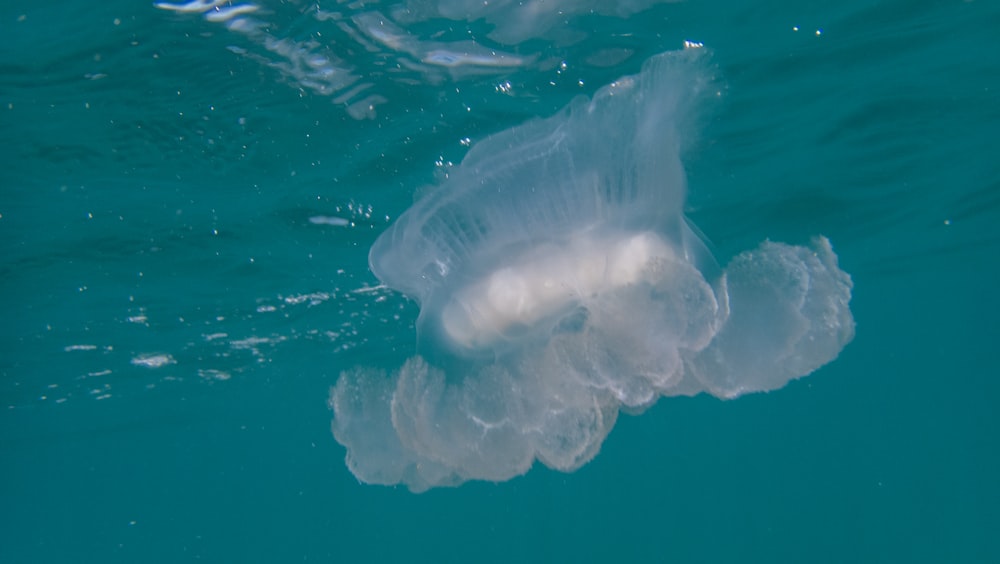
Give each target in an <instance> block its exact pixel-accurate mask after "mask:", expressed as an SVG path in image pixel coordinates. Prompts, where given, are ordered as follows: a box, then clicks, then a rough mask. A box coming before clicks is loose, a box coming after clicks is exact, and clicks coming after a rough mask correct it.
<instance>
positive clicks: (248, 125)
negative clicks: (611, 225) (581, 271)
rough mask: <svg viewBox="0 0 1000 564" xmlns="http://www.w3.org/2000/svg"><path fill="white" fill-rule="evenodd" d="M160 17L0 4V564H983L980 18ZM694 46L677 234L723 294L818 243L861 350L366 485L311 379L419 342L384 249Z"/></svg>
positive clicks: (987, 220)
mask: <svg viewBox="0 0 1000 564" xmlns="http://www.w3.org/2000/svg"><path fill="white" fill-rule="evenodd" d="M172 6H173V7H171V6H168V5H160V6H157V5H154V4H152V3H148V4H147V3H143V2H139V3H136V2H121V1H110V2H103V3H97V4H95V3H69V2H59V3H55V4H52V3H49V4H39V5H37V6H14V5H4V6H2V7H0V22H2V29H3V30H4V39H3V41H2V42H0V64H2V66H0V112H2V116H3V117H2V119H0V135H2V137H0V138H2V139H3V142H4V144H3V147H4V151H3V157H2V161H0V162H2V168H0V290H2V296H3V299H4V302H3V311H4V312H5V315H4V323H3V324H2V325H0V400H2V401H0V405H2V407H3V415H2V419H0V456H2V461H3V464H2V471H0V484H2V486H0V531H2V532H0V560H2V561H5V562H7V561H9V562H136V561H143V562H177V561H186V560H208V561H221V562H285V561H302V560H309V561H317V560H318V561H339V562H380V561H386V562H398V561H414V562H552V561H676V562H685V561H701V562H716V561H771V562H803V561H808V562H844V561H887V560H892V561H909V562H942V561H949V562H987V561H993V560H997V559H998V558H1000V553H998V552H997V548H996V543H995V541H994V539H993V535H994V531H995V530H996V529H997V527H998V525H1000V515H998V509H997V507H998V506H1000V505H998V503H1000V487H998V485H997V482H996V480H995V476H996V475H997V474H998V473H1000V453H998V452H997V451H998V449H997V446H996V436H997V432H998V421H997V414H996V413H997V411H996V400H995V398H996V397H997V392H998V391H1000V390H998V384H997V379H996V377H995V376H994V373H995V372H996V368H995V364H996V363H995V359H994V354H993V348H994V347H993V342H994V340H995V335H997V333H998V330H1000V327H998V322H997V315H998V314H1000V303H998V302H1000V300H998V298H997V292H996V288H997V284H998V283H1000V275H998V267H997V266H996V262H997V260H996V259H997V257H998V256H1000V254H998V251H1000V231H998V228H997V227H996V226H997V221H998V219H1000V210H998V208H1000V195H998V194H1000V164H998V163H1000V161H998V160H997V158H996V155H995V153H996V150H995V145H996V144H995V131H996V127H997V125H998V124H1000V103H998V102H1000V99H998V98H1000V95H998V92H1000V40H998V39H997V38H996V33H995V30H996V29H1000V8H998V7H997V5H996V4H995V3H992V2H986V1H983V0H978V1H973V2H958V1H954V2H883V3H866V2H856V1H855V2H847V3H840V4H838V5H837V6H833V7H825V8H816V7H804V6H800V5H799V4H798V3H793V2H777V1H775V2H765V3H757V4H755V5H752V6H748V5H745V4H741V3H735V2H730V3H705V2H679V3H659V2H653V1H647V2H633V3H602V2H596V1H594V2H580V3H575V4H574V3H569V2H563V3H555V4H554V5H552V6H546V5H545V4H544V3H538V2H532V3H525V4H523V5H522V4H517V3H511V2H498V3H494V4H493V8H481V7H480V6H479V5H478V4H475V5H474V4H472V3H468V4H466V3H464V2H457V1H455V2H445V1H442V2H433V1H432V2H409V3H408V2H405V1H403V0H400V1H396V2H393V1H386V2H356V3H347V2H343V3H341V2H329V3H320V4H312V3H306V2H294V1H293V2H284V3H279V2H268V1H265V0H259V1H258V2H256V3H252V4H251V3H242V4H241V3H221V2H219V3H213V2H194V3H191V4H188V5H186V7H185V9H183V10H181V9H177V6H178V4H175V5H172ZM555 12H558V15H556V16H553V15H552V14H553V13H555ZM685 45H688V46H689V47H694V48H702V49H706V50H710V51H711V57H712V61H713V64H714V65H715V67H716V69H717V76H718V80H719V89H718V91H719V95H718V96H717V97H716V98H714V99H713V100H712V101H711V103H710V104H708V106H707V107H706V108H705V109H704V111H703V112H702V113H700V114H699V115H698V116H697V120H696V121H697V123H695V124H692V127H691V128H690V130H689V131H691V132H692V133H693V135H694V137H692V138H691V139H690V140H689V141H690V146H689V147H688V148H687V149H686V150H685V152H684V155H683V163H684V168H685V171H686V174H687V183H688V193H687V202H686V206H685V210H684V211H685V213H686V215H687V217H688V218H690V220H691V221H692V223H693V224H695V225H697V226H698V228H699V229H700V231H701V232H702V233H703V234H704V236H705V239H706V241H707V244H708V246H709V247H710V248H711V252H712V253H713V255H714V256H715V257H716V258H717V259H718V260H719V262H720V263H721V264H725V263H727V262H728V261H729V259H731V258H733V257H735V256H737V255H739V253H740V252H742V251H743V250H745V249H749V248H753V247H755V246H756V245H757V244H758V243H759V242H760V241H762V240H765V239H768V240H773V241H784V242H788V243H791V244H796V245H804V244H807V243H808V242H809V241H810V238H811V237H812V236H814V235H818V234H822V235H825V236H826V237H828V238H829V240H830V241H831V242H832V244H833V247H834V249H835V251H836V253H837V255H838V256H839V260H840V267H841V268H843V269H844V270H845V271H846V272H848V273H850V275H851V277H852V280H853V285H854V288H853V297H852V301H851V310H852V312H853V314H854V318H855V321H856V324H857V327H856V336H855V338H854V340H853V341H852V342H851V343H850V344H848V345H847V346H846V348H845V349H844V350H843V352H842V353H841V354H840V356H839V358H837V359H836V360H834V361H833V362H832V363H830V364H828V365H826V366H824V367H823V368H821V369H819V370H818V371H816V372H815V373H813V374H811V375H810V376H808V377H806V378H804V379H802V380H798V381H794V382H792V383H790V384H788V385H787V386H786V387H784V388H782V389H780V390H777V391H773V392H770V393H766V394H754V395H747V396H744V397H742V398H740V399H737V400H733V401H720V400H718V399H716V398H713V397H711V396H707V395H699V396H695V397H693V398H686V397H678V398H664V399H661V400H660V401H659V402H658V403H656V405H654V406H653V407H651V408H650V409H648V410H647V411H646V412H645V413H644V414H643V415H642V416H641V417H632V416H629V415H627V414H624V415H622V416H620V417H619V418H618V420H617V423H616V425H615V429H614V431H613V432H612V433H611V434H610V435H609V436H608V439H607V440H606V441H605V442H604V444H603V445H602V446H601V451H600V454H599V455H598V456H596V457H595V458H594V459H593V460H592V461H591V462H590V463H589V464H587V465H586V466H583V467H582V468H580V469H578V470H576V471H575V472H572V473H561V472H558V471H554V470H550V469H547V468H545V467H543V466H541V465H537V464H536V466H535V468H533V469H532V470H531V471H530V472H528V473H527V474H526V475H525V476H523V477H520V478H516V479H513V480H511V481H508V482H503V483H499V484H494V483H491V482H476V481H474V482H469V483H466V484H464V485H462V486H460V487H457V488H443V489H434V490H432V491H429V492H426V493H423V494H420V495H415V494H413V493H411V492H410V491H408V490H407V489H406V488H403V487H397V488H392V487H384V486H372V485H365V484H362V483H359V481H358V480H357V479H356V478H355V477H354V476H353V475H352V474H351V473H350V472H349V471H348V468H347V466H345V464H344V458H345V455H346V451H345V450H344V448H343V447H341V446H340V445H339V444H338V443H337V442H336V441H335V440H334V437H333V436H332V434H331V431H330V426H331V420H332V419H333V417H334V414H333V413H332V412H331V410H330V408H329V406H328V405H327V400H328V396H329V389H330V387H331V386H333V385H334V384H335V383H336V382H337V380H338V378H339V377H340V375H341V374H342V373H343V372H344V371H348V370H351V369H353V368H354V367H357V366H366V367H375V368H378V369H381V370H385V371H387V372H388V371H391V370H393V369H395V368H396V367H398V366H400V365H401V364H402V363H403V362H405V361H406V359H407V358H409V357H411V356H412V355H413V354H414V351H415V347H416V342H415V323H416V321H417V318H418V315H419V307H418V305H417V304H416V303H414V302H413V301H411V300H409V299H408V298H407V297H405V296H404V295H402V294H399V293H396V292H393V291H391V290H389V289H387V288H385V287H382V286H380V285H379V281H378V279H377V278H375V276H374V275H373V274H372V273H371V272H370V271H369V268H368V253H369V248H370V247H371V245H372V244H373V243H374V241H375V240H376V239H377V237H378V236H379V235H380V234H381V233H383V232H384V231H386V230H387V229H388V228H389V226H390V225H391V224H392V222H393V221H394V220H395V219H396V218H398V217H399V216H400V215H401V214H402V213H403V212H404V211H405V210H406V209H408V208H409V207H410V206H411V205H412V204H413V203H414V201H415V200H416V199H418V198H420V197H421V196H423V195H424V194H426V193H427V192H428V190H431V189H432V188H429V187H433V186H434V185H437V184H440V183H441V182H443V181H444V180H446V179H447V177H448V176H449V174H450V172H451V171H453V170H455V167H456V166H458V163H460V162H461V160H462V158H463V157H464V155H465V154H466V152H468V151H469V149H470V147H474V146H475V144H476V143H477V142H480V141H482V140H484V139H486V138H487V137H488V136H490V135H493V134H496V133H497V132H500V131H503V130H505V129H508V128H512V127H516V126H518V125H521V124H523V123H526V122H528V121H529V120H531V119H534V118H544V117H548V116H551V115H554V114H555V113H556V112H558V111H559V109H560V108H562V107H564V106H566V105H567V104H568V103H570V101H571V100H572V99H573V98H574V97H576V96H578V95H585V96H592V95H593V94H594V93H595V92H596V91H598V89H600V88H601V87H602V86H604V85H606V84H608V83H610V82H612V81H614V80H616V79H618V78H619V77H621V76H625V75H629V74H634V73H636V72H638V71H639V70H640V68H641V67H642V64H643V62H644V61H646V60H648V59H649V58H650V57H652V56H654V55H655V54H657V53H660V52H663V51H668V50H677V49H683V48H684V47H685Z"/></svg>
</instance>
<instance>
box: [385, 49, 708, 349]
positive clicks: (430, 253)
mask: <svg viewBox="0 0 1000 564" xmlns="http://www.w3.org/2000/svg"><path fill="white" fill-rule="evenodd" d="M696 58H697V57H696V56H695V54H688V53H679V54H670V55H668V56H661V57H658V58H655V59H653V60H651V61H650V62H649V63H647V65H646V67H645V70H644V72H643V73H642V74H640V75H637V76H634V77H625V78H622V79H620V80H619V81H617V82H615V83H613V84H611V85H609V86H606V87H605V88H602V89H601V90H599V91H598V92H597V94H595V95H594V97H593V99H592V100H588V99H586V98H584V97H579V98H577V99H576V100H574V101H573V102H572V103H571V104H570V105H569V106H568V107H566V108H565V109H563V110H562V111H561V112H559V113H558V114H556V115H555V116H552V117H550V118H548V119H544V120H534V121H531V122H529V123H526V124H524V125H521V126H520V127H517V128H514V129H512V130H509V131H506V132H503V133H499V134H496V135H494V136H492V137H490V138H488V139H486V140H484V141H482V142H480V143H478V144H476V145H475V146H474V147H473V149H472V150H471V151H469V153H468V155H467V156H466V158H465V160H464V161H463V162H462V164H461V166H460V167H458V168H457V169H456V170H454V171H453V172H452V173H451V174H450V175H449V176H450V177H449V179H448V180H447V181H446V182H445V183H444V184H443V185H442V186H439V187H438V188H436V189H434V190H432V191H431V192H430V193H429V194H428V195H427V196H426V197H425V198H423V199H422V200H420V201H419V202H417V203H416V204H414V206H413V207H411V208H410V209H409V210H407V211H406V213H404V214H403V215H402V216H401V217H400V218H399V219H398V220H397V221H396V222H395V224H394V225H393V226H392V227H390V229H389V231H387V232H386V233H385V234H383V235H382V236H381V237H380V238H379V239H378V241H376V243H375V245H374V246H373V247H372V249H371V254H370V264H371V268H372V271H373V272H374V273H375V275H376V276H378V278H379V279H380V280H382V282H384V283H385V284H386V285H387V286H389V287H391V288H395V289H397V290H400V291H401V292H403V293H405V294H407V295H409V296H411V297H413V298H415V299H417V300H418V301H420V303H421V305H422V309H421V316H420V320H419V330H420V334H421V342H422V344H425V342H426V344H428V346H433V345H432V344H431V341H436V344H437V345H445V346H450V347H451V348H452V349H453V350H454V351H455V352H458V353H459V354H466V353H468V354H473V355H475V354H477V353H483V352H488V353H496V354H499V353H502V352H503V351H504V350H506V349H508V348H510V347H515V348H516V347H519V346H521V345H523V344H524V340H525V339H530V338H543V339H544V338H545V337H546V334H547V333H549V332H550V331H551V329H552V328H553V327H554V326H556V325H558V321H559V319H560V318H561V317H562V316H564V315H565V314H566V313H567V312H569V311H572V310H573V309H575V308H576V307H578V306H580V305H581V304H582V302H583V301H585V300H586V299H588V297H591V296H598V295H601V294H603V293H605V292H607V291H610V290H612V289H614V288H617V287H621V286H624V285H628V284H632V283H635V282H636V281H637V280H638V279H639V277H640V275H641V272H642V270H643V269H644V268H645V266H646V265H647V264H648V263H649V262H650V261H653V260H655V259H673V258H676V257H680V258H681V259H682V260H686V261H687V262H691V263H694V264H696V265H697V266H698V267H709V266H710V265H714V261H713V259H712V258H711V255H710V254H709V253H708V252H707V250H706V249H705V247H704V245H703V244H702V242H701V240H700V239H699V238H698V237H697V236H696V235H694V233H693V232H692V231H691V230H690V228H688V226H687V225H686V223H685V220H684V217H683V215H682V209H683V205H684V193H685V177H684V169H683V166H682V164H681V162H680V143H679V140H678V139H677V129H678V125H679V124H678V121H679V120H680V119H682V118H683V117H684V116H683V114H682V113H680V111H681V109H682V108H686V107H688V106H690V104H691V102H692V100H693V98H694V97H695V96H696V95H697V94H699V92H700V91H701V90H702V89H703V88H704V87H705V86H706V84H707V80H706V79H705V78H704V77H703V76H701V75H699V74H698V72H696V71H695V66H694V61H693V59H696Z"/></svg>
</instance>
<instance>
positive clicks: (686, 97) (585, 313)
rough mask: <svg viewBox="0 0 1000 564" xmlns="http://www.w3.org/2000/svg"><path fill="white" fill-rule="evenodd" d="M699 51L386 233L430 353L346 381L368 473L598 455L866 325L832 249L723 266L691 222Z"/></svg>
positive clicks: (496, 468) (380, 243) (770, 376)
mask: <svg viewBox="0 0 1000 564" xmlns="http://www.w3.org/2000/svg"><path fill="white" fill-rule="evenodd" d="M709 77H710V73H709V66H708V64H707V63H706V61H705V60H704V54H703V53H701V50H688V51H683V52H670V53H664V54H661V55H657V56H655V57H653V58H651V59H650V60H649V61H647V62H646V64H645V65H644V66H643V69H642V72H640V73H639V74H638V75H635V76H628V77H623V78H621V79H619V80H618V81H616V82H614V83H612V84H610V85H608V86H605V87H604V88H601V89H600V90H598V91H597V93H596V94H594V96H593V98H592V99H587V98H584V97H580V98H577V99H575V100H573V101H572V102H571V103H570V104H569V106H568V107H566V108H565V109H563V110H562V111H560V112H559V113H557V114H556V115H554V116H552V117H549V118H546V119H542V120H533V121H530V122H528V123H526V124H523V125H521V126H518V127H515V128H513V129H511V130H508V131H505V132H502V133H498V134H496V135H494V136H492V137H490V138H488V139H485V140H483V141H481V142H479V143H478V144H476V145H475V147H473V149H472V150H471V151H469V153H468V155H467V156H466V158H465V159H464V160H463V161H462V163H461V165H460V166H458V167H457V168H456V169H455V170H454V171H453V172H452V173H451V174H450V175H449V178H448V179H447V180H445V181H444V182H443V183H442V184H441V185H440V186H438V187H436V188H434V189H432V190H430V191H429V192H428V193H427V195H426V196H424V197H423V198H422V199H421V200H419V201H418V202H416V203H415V204H414V205H413V206H412V207H411V208H410V209H409V210H407V211H406V212H405V213H404V214H403V215H401V216H400V217H399V219H398V220H397V221H396V222H395V223H394V224H393V225H392V226H391V227H390V228H389V230H387V231H386V232H385V233H384V234H382V236H381V237H379V239H378V240H377V241H376V242H375V244H374V245H373V247H372V249H371V253H370V264H371V268H372V271H373V272H374V273H375V275H376V276H378V278H379V279H380V280H381V281H382V282H383V283H385V285H386V286H388V287H390V288H393V289H396V290H399V291H400V292H403V293H404V294H407V295H409V296H410V297H412V298H414V299H416V300H417V301H419V302H420V307H421V309H420V317H419V319H418V322H417V329H418V346H417V352H418V354H419V356H416V357H414V358H411V359H410V360H409V361H407V362H406V363H405V364H404V365H403V366H402V367H401V368H400V369H399V370H397V371H396V372H394V373H393V374H391V375H387V374H385V373H382V372H380V371H377V370H373V369H367V368H359V369H355V370H350V371H347V372H345V373H343V374H342V375H341V377H340V379H339V380H338V382H337V384H336V385H335V386H334V387H333V389H332V390H331V396H330V405H331V407H332V408H333V410H334V421H333V433H334V436H335V437H336V439H337V440H338V441H339V442H341V443H342V444H343V445H344V446H346V447H347V450H348V455H347V463H348V466H349V468H350V469H351V471H352V472H354V474H355V475H356V476H357V477H358V478H359V479H361V480H363V481H366V482H370V483H379V484H396V483H404V484H406V485H408V486H409V487H410V488H411V489H413V490H414V491H422V490H425V489H427V488H431V487H435V486H444V485H456V484H459V483H461V482H463V481H466V480H470V479H484V480H493V481H500V480H505V479H509V478H511V477H513V476H516V475H519V474H522V473H524V472H526V471H527V470H528V468H530V466H531V465H532V463H533V462H534V461H535V460H540V461H541V462H543V463H544V464H546V465H548V466H550V467H552V468H556V469H559V470H564V471H571V470H574V469H576V468H579V467H580V466H582V465H583V464H585V463H586V462H587V461H588V460H590V459H591V458H592V457H593V456H595V455H596V454H597V452H598V450H599V449H600V445H601V443H602V442H603V440H604V437H605V436H607V434H608V433H609V432H610V430H611V427H612V426H613V425H614V422H615V420H616V418H617V414H618V411H619V410H620V409H622V408H625V409H628V410H630V411H632V412H638V411H641V410H642V409H644V408H645V407H647V406H649V405H651V404H652V403H654V402H655V401H656V400H657V399H658V398H660V397H662V396H675V395H692V394H697V393H701V392H708V393H711V394H713V395H716V396H718V397H723V398H732V397H736V396H739V395H741V394H744V393H750V392H756V391H765V390H773V389H777V388H780V387H782V386H784V385H785V384H786V383H787V382H788V381H790V380H792V379H794V378H799V377H801V376H804V375H806V374H809V373H810V372H812V371H814V370H816V369H817V368H819V367H820V366H822V365H823V364H826V363H827V362H829V361H831V360H833V359H834V358H836V356H837V355H838V354H839V352H840V351H841V349H842V348H843V347H844V345H846V343H847V342H848V341H850V340H851V338H852V337H853V335H854V321H853V318H852V316H851V312H850V309H849V302H850V296H851V280H850V277H849V276H848V275H847V274H846V273H844V272H843V271H841V270H840V269H839V267H838V266H837V257H836V255H834V253H833V250H832V248H831V246H830V244H829V242H828V241H827V240H826V239H824V238H817V239H815V240H814V241H813V244H812V247H811V248H805V247H796V246H790V245H784V244H780V243H770V242H768V243H764V244H762V245H761V246H760V247H759V248H758V249H756V250H754V251H752V252H746V253H743V254H741V255H739V256H738V257H736V258H735V259H734V260H733V261H732V262H731V263H730V265H729V266H728V267H727V269H726V270H725V271H723V270H722V269H720V268H719V266H718V265H717V264H716V262H715V260H714V259H713V258H712V256H711V254H710V253H709V252H708V250H707V249H706V247H705V245H704V243H703V242H702V240H701V238H700V237H699V236H698V235H697V234H696V232H695V230H694V229H693V228H692V227H691V226H690V225H689V224H688V222H687V220H686V219H685V217H684V215H683V205H684V197H685V186H686V184H685V176H684V170H683V166H682V164H681V152H682V143H681V137H680V132H682V131H684V130H685V128H686V127H689V124H686V123H685V120H686V119H687V117H688V116H690V115H691V114H692V112H693V110H694V105H695V102H696V101H697V99H698V98H699V96H700V95H702V94H703V93H704V92H705V91H706V90H707V89H708V88H709V86H710V84H711V81H710V80H709Z"/></svg>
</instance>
